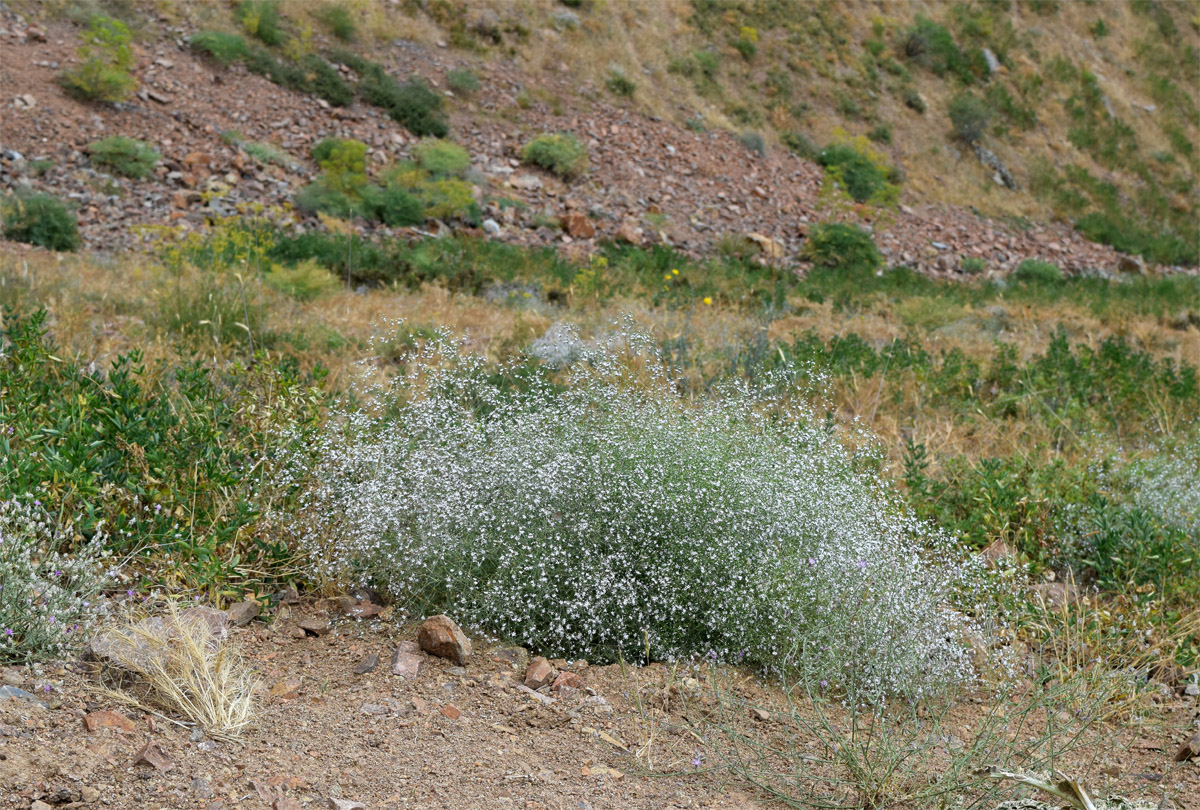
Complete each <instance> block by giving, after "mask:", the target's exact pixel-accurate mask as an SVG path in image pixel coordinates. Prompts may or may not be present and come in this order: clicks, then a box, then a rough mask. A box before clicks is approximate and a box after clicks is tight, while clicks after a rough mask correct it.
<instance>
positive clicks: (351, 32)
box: [320, 3, 358, 42]
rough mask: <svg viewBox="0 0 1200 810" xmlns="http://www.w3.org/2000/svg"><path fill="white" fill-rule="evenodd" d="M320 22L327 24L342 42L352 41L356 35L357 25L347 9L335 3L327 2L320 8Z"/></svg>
mask: <svg viewBox="0 0 1200 810" xmlns="http://www.w3.org/2000/svg"><path fill="white" fill-rule="evenodd" d="M320 18H321V22H323V23H325V25H326V26H328V28H329V30H330V32H332V33H333V35H334V36H335V37H337V38H338V39H340V40H341V41H342V42H353V41H354V38H355V37H356V36H357V35H358V26H356V25H355V24H354V17H353V16H351V14H350V11H349V9H347V8H345V7H344V6H341V5H339V4H337V3H329V4H328V5H326V6H325V8H323V9H322V10H321V13H320Z"/></svg>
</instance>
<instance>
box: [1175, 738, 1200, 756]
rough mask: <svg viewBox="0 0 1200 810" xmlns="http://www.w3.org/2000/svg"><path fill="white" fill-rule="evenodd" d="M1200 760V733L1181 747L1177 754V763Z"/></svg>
mask: <svg viewBox="0 0 1200 810" xmlns="http://www.w3.org/2000/svg"><path fill="white" fill-rule="evenodd" d="M1197 758H1200V731H1197V732H1196V733H1195V734H1193V735H1192V738H1191V739H1190V740H1188V741H1187V742H1185V743H1184V744H1183V745H1181V746H1179V750H1178V751H1176V752H1175V761H1176V762H1187V761H1188V760H1189V759H1197Z"/></svg>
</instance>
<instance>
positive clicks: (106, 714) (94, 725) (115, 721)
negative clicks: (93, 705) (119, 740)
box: [83, 709, 137, 734]
mask: <svg viewBox="0 0 1200 810" xmlns="http://www.w3.org/2000/svg"><path fill="white" fill-rule="evenodd" d="M83 727H84V728H86V729H87V730H88V731H89V732H91V731H96V730H98V729H102V728H115V729H117V730H118V731H124V732H127V733H131V734H132V733H133V732H134V731H136V730H137V726H136V725H134V722H133V721H132V720H130V719H129V718H128V717H126V716H125V715H123V714H121V713H120V712H114V711H113V710H112V709H104V710H103V711H98V712H91V713H90V714H86V715H84V717H83Z"/></svg>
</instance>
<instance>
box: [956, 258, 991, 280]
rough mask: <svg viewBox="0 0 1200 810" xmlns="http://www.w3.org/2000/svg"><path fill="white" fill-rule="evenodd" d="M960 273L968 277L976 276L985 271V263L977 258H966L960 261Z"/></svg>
mask: <svg viewBox="0 0 1200 810" xmlns="http://www.w3.org/2000/svg"><path fill="white" fill-rule="evenodd" d="M960 266H961V267H962V271H963V272H964V273H966V274H967V275H969V276H977V275H979V274H980V273H982V272H983V271H984V270H986V269H987V262H986V261H984V260H983V259H981V258H979V257H978V256H968V257H966V258H965V259H963V260H962V264H961V265H960Z"/></svg>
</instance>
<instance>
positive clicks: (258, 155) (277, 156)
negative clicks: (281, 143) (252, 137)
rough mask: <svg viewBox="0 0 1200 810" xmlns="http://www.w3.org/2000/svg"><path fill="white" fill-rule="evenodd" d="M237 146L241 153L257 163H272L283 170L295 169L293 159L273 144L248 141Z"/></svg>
mask: <svg viewBox="0 0 1200 810" xmlns="http://www.w3.org/2000/svg"><path fill="white" fill-rule="evenodd" d="M239 145H240V146H241V147H242V151H243V152H245V153H246V154H247V155H249V156H250V157H252V158H254V159H255V160H257V161H258V162H259V163H272V164H274V165H276V166H282V167H283V168H285V169H294V168H296V161H295V159H294V158H293V157H292V156H291V155H289V154H288V153H287V152H285V151H284V150H283V149H280V148H279V147H278V146H276V145H275V144H273V143H266V142H265V141H250V142H247V143H240V144H239Z"/></svg>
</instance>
